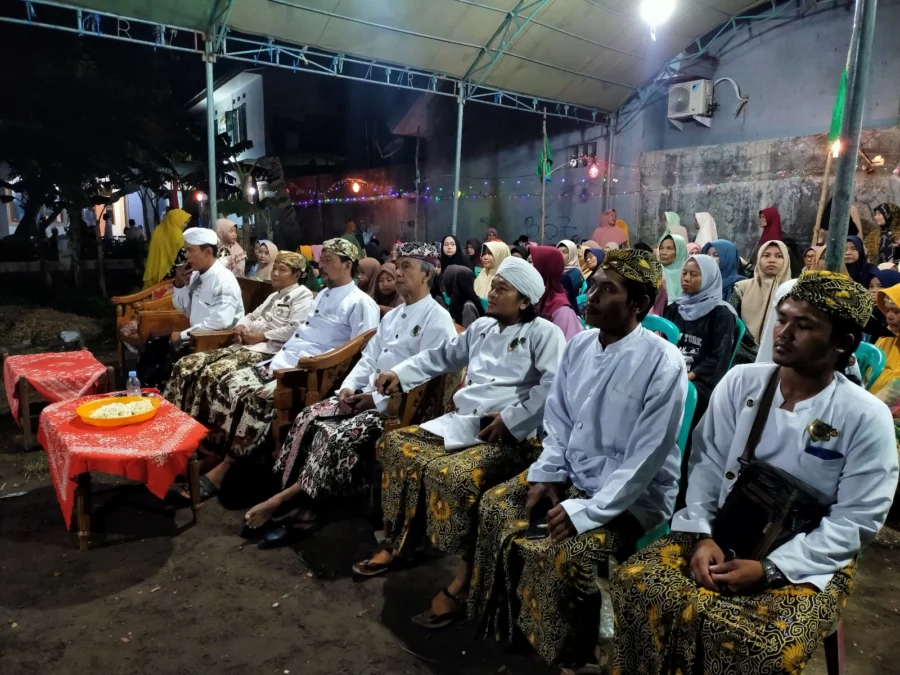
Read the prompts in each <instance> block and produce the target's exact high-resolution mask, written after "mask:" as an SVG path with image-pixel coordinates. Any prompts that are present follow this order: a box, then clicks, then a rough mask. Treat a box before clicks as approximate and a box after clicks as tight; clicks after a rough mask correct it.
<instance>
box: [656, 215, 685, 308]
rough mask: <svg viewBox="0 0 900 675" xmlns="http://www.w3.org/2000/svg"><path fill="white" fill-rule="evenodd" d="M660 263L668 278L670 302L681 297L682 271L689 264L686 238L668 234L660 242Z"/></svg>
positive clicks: (664, 274)
mask: <svg viewBox="0 0 900 675" xmlns="http://www.w3.org/2000/svg"><path fill="white" fill-rule="evenodd" d="M659 262H660V263H661V264H662V266H663V276H665V277H666V290H667V292H668V294H669V301H670V302H671V301H673V300H675V298H677V297H678V296H679V295H681V270H682V268H683V267H684V263H686V262H687V244H686V243H685V241H684V237H682V236H681V235H678V234H670V233H668V232H667V233H666V234H664V235H663V238H662V239H660V240H659Z"/></svg>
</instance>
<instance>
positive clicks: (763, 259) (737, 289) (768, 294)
mask: <svg viewBox="0 0 900 675" xmlns="http://www.w3.org/2000/svg"><path fill="white" fill-rule="evenodd" d="M790 278H791V262H790V256H789V255H788V251H787V246H785V245H784V242H783V241H770V242H768V243H767V244H764V245H763V246H761V247H760V249H759V252H758V253H757V255H756V273H755V274H754V276H753V278H752V279H744V280H743V281H739V282H738V283H736V284H735V285H734V293H732V295H731V304H732V306H733V307H734V308H735V310H737V314H738V316H739V317H740V318H741V321H743V322H744V325H745V326H746V327H747V330H746V332H745V333H744V338H743V340H741V346H740V349H739V350H738V354H737V357H736V358H735V363H736V364H740V363H753V362H754V361H755V360H756V353H757V350H758V347H757V345H758V344H759V342H760V339H761V337H762V331H763V327H764V325H765V322H766V315H767V314H768V312H769V307H770V306H771V305H772V298H773V297H774V295H775V292H776V291H777V289H778V287H779V286H780V285H781V284H783V283H784V282H785V281H787V280H788V279H790Z"/></svg>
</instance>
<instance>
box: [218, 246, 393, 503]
mask: <svg viewBox="0 0 900 675" xmlns="http://www.w3.org/2000/svg"><path fill="white" fill-rule="evenodd" d="M282 259H283V260H291V261H294V262H295V263H297V262H298V261H297V259H296V258H293V257H291V258H286V257H283V258H282ZM356 262H357V257H356V248H355V247H354V246H353V245H352V244H351V243H350V242H348V241H346V240H344V239H329V240H328V241H326V242H325V243H324V244H322V255H321V256H320V258H319V271H320V273H321V275H322V281H324V282H325V289H324V290H323V291H322V292H320V293H319V294H318V295H317V296H316V298H315V299H314V300H313V301H312V305H311V306H310V308H309V312H308V313H307V315H306V318H305V319H304V320H303V321H301V322H300V324H299V326H298V327H297V328H296V330H295V331H294V332H293V334H292V335H291V336H290V337H288V339H287V341H286V342H285V343H284V345H282V347H281V349H279V350H278V351H277V352H276V353H275V355H274V357H273V358H272V359H271V360H269V361H263V362H261V363H258V364H256V365H254V366H250V367H249V368H241V369H240V370H237V371H234V372H232V373H230V374H228V375H227V376H225V377H224V378H223V379H221V380H220V381H219V383H218V386H217V387H216V388H215V390H214V393H213V395H212V397H211V400H210V401H209V408H210V418H209V424H208V425H207V426H211V427H212V431H211V434H210V438H209V439H208V442H209V443H210V444H211V445H215V446H218V447H219V448H220V449H221V451H222V452H223V453H226V452H227V457H226V459H225V461H223V462H222V463H221V464H219V465H218V466H217V467H215V469H213V470H212V471H210V472H209V473H208V474H206V475H204V476H202V477H201V480H200V489H201V496H202V497H203V498H204V499H207V498H209V497H210V496H212V495H214V494H215V493H216V492H218V490H219V488H220V487H221V485H222V480H223V479H224V477H225V474H226V473H227V472H228V471H229V470H230V468H231V467H232V466H233V465H234V464H235V462H236V461H237V460H244V459H248V458H251V457H253V456H254V455H256V454H257V453H258V452H259V451H260V450H261V449H262V447H263V445H264V441H265V438H266V436H267V435H268V433H269V429H270V427H271V424H272V420H273V418H274V417H275V409H274V407H273V406H272V394H273V393H274V391H275V371H276V370H279V369H282V368H296V367H297V362H298V361H299V360H300V359H301V358H304V357H307V356H318V355H319V354H323V353H325V352H327V351H330V350H332V349H335V348H337V347H340V346H341V345H343V344H345V343H347V342H349V341H350V340H352V339H353V338H355V337H357V336H358V335H360V334H362V333H365V332H366V331H367V330H370V329H372V328H376V327H377V326H378V321H379V319H380V318H381V317H380V312H379V309H378V305H376V304H375V301H374V300H373V299H372V298H371V297H369V296H368V295H366V293H364V292H363V291H361V290H360V289H359V288H357V286H356V284H354V283H353V277H354V276H355V274H356Z"/></svg>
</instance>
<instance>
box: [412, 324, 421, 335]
mask: <svg viewBox="0 0 900 675" xmlns="http://www.w3.org/2000/svg"><path fill="white" fill-rule="evenodd" d="M421 332H422V326H414V327H413V329H412V336H413V337H419V333H421Z"/></svg>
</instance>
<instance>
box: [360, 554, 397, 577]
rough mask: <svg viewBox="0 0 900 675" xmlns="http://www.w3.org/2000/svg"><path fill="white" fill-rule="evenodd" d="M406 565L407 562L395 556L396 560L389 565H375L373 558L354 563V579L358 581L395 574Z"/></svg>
mask: <svg viewBox="0 0 900 675" xmlns="http://www.w3.org/2000/svg"><path fill="white" fill-rule="evenodd" d="M404 565H406V560H404V559H403V558H401V557H400V556H397V555H394V559H393V560H391V562H389V563H375V562H372V559H371V558H367V559H365V560H363V561H361V562H358V563H353V578H354V579H356V580H357V581H363V580H365V579H370V578H371V577H377V576H380V575H382V574H386V573H387V572H393V571H394V570H398V569H400V568H401V567H403V566H404Z"/></svg>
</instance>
